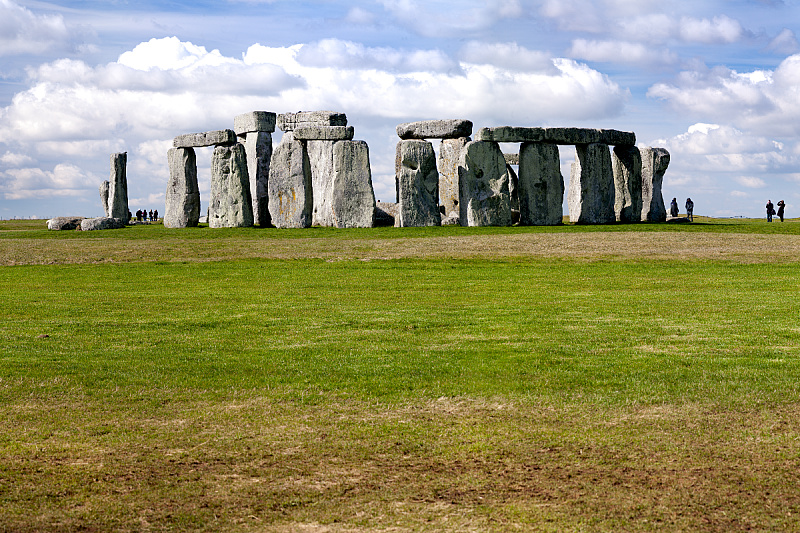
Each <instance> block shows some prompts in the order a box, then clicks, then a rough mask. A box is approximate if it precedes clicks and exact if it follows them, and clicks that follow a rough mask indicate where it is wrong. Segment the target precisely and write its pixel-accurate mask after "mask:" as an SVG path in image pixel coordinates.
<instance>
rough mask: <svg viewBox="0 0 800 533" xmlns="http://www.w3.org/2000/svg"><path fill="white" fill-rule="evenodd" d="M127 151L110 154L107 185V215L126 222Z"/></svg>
mask: <svg viewBox="0 0 800 533" xmlns="http://www.w3.org/2000/svg"><path fill="white" fill-rule="evenodd" d="M127 165H128V152H122V153H119V154H111V178H110V179H109V187H108V215H109V216H110V217H111V218H119V219H122V220H124V221H125V222H128V219H129V216H128V215H129V214H130V211H129V210H128V177H127V173H126V172H127Z"/></svg>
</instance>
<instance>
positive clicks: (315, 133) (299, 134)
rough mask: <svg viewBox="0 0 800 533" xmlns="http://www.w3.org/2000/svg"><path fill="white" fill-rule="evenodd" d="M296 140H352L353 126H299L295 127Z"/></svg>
mask: <svg viewBox="0 0 800 533" xmlns="http://www.w3.org/2000/svg"><path fill="white" fill-rule="evenodd" d="M293 133H294V138H295V140H296V141H351V140H352V139H353V136H354V135H355V129H354V128H353V126H299V127H297V128H295V129H294V131H293Z"/></svg>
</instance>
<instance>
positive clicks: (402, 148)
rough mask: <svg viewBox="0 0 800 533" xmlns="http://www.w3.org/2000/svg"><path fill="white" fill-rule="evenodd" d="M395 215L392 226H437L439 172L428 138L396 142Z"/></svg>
mask: <svg viewBox="0 0 800 533" xmlns="http://www.w3.org/2000/svg"><path fill="white" fill-rule="evenodd" d="M396 183H397V191H398V204H400V205H399V208H398V217H397V220H396V222H395V225H396V226H400V227H411V226H439V225H440V224H441V223H442V216H441V213H439V172H438V171H437V170H436V154H435V153H434V151H433V145H432V144H431V143H429V142H428V141H421V140H405V141H400V142H399V143H397V182H396Z"/></svg>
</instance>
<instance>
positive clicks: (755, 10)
mask: <svg viewBox="0 0 800 533" xmlns="http://www.w3.org/2000/svg"><path fill="white" fill-rule="evenodd" d="M799 28H800V0H798V1H794V0H728V1H722V0H703V1H701V2H698V1H696V0H693V1H683V0H673V1H669V2H664V1H663V0H658V1H653V0H535V1H533V0H530V1H529V0H458V1H450V0H317V1H313V0H312V1H303V0H300V1H298V0H221V1H215V2H212V1H207V0H190V1H185V0H173V1H162V2H155V1H150V0H145V1H137V2H128V1H123V0H105V1H94V0H83V1H78V0H75V1H59V2H44V1H24V0H0V218H3V219H8V218H42V219H47V218H52V217H55V216H68V215H77V216H87V217H89V216H101V215H102V214H103V208H102V205H101V203H100V195H99V192H98V188H99V186H100V183H101V182H102V181H103V180H107V179H109V173H110V155H111V154H112V153H116V152H127V153H128V168H127V178H128V197H129V205H130V206H131V210H132V211H135V210H137V209H140V208H143V209H158V211H159V212H160V213H162V214H163V208H164V195H165V190H166V185H167V180H168V177H169V170H168V168H167V150H168V149H169V148H170V147H171V143H172V139H173V138H174V137H175V136H177V135H180V134H183V133H194V132H202V131H209V130H218V129H225V128H232V127H233V117H234V116H236V115H238V114H241V113H246V112H248V111H254V110H263V111H274V112H276V113H283V112H293V111H301V110H303V111H306V110H329V111H337V112H344V113H346V114H347V117H348V121H349V124H350V125H352V126H353V127H354V128H355V132H356V137H355V138H356V139H362V140H365V141H367V143H368V145H369V149H370V163H371V167H372V177H373V185H374V188H375V195H376V199H379V200H383V201H394V199H395V198H394V195H395V193H394V191H395V187H394V150H395V145H396V143H397V141H398V138H397V135H396V133H395V126H396V125H397V124H400V123H403V122H410V121H416V120H427V119H450V118H460V119H469V120H471V121H472V122H473V123H474V128H475V129H474V131H475V132H477V130H478V128H480V127H484V126H531V127H541V126H544V127H588V128H613V129H618V130H623V131H633V132H635V133H636V138H637V143H638V144H639V145H640V146H659V147H663V148H666V149H667V150H668V151H669V152H670V154H671V163H670V166H669V168H668V170H667V172H666V174H665V177H664V183H663V195H664V198H665V201H666V203H667V204H668V203H669V200H670V199H671V198H672V197H677V198H678V200H679V202H678V203H679V205H680V206H681V208H683V204H684V201H685V199H686V198H687V197H691V198H692V199H693V201H694V203H695V210H694V211H695V214H699V215H707V216H714V217H735V216H747V217H760V216H762V215H763V214H764V212H765V210H764V205H765V204H766V201H767V200H768V199H771V200H772V201H773V203H776V202H777V201H778V200H780V199H783V200H785V201H786V205H787V207H786V213H787V216H788V217H793V216H798V215H799V214H800V45H798V35H797V33H796V32H797V31H798V29H799ZM280 136H281V132H280V131H278V132H276V133H275V134H273V142H275V143H277V142H278V141H279V139H280ZM434 145H435V146H436V144H434ZM503 149H504V151H506V152H514V151H516V150H517V148H516V147H515V146H514V145H504V146H503ZM211 150H212V149H211V148H203V149H199V150H198V151H197V152H198V153H197V155H198V157H197V159H198V176H199V181H200V191H201V198H202V201H203V205H204V207H203V209H205V206H206V205H207V201H208V194H209V189H210V160H211ZM574 158H575V151H574V148H572V147H563V148H562V149H561V162H562V173H563V174H564V178H565V181H567V182H568V180H569V164H570V163H571V161H572V160H574ZM565 206H566V202H565Z"/></svg>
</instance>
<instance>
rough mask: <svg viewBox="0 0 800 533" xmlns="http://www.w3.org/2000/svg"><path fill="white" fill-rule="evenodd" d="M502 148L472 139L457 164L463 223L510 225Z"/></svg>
mask: <svg viewBox="0 0 800 533" xmlns="http://www.w3.org/2000/svg"><path fill="white" fill-rule="evenodd" d="M508 181H509V177H508V171H507V168H506V160H505V158H504V157H503V152H502V151H501V150H500V147H499V146H498V144H497V143H495V142H487V141H471V142H469V143H467V144H466V145H465V146H464V148H463V149H462V150H461V156H460V159H459V165H458V182H459V187H460V194H459V208H460V213H459V218H460V221H461V225H462V226H510V225H511V195H510V193H509V188H508Z"/></svg>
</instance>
